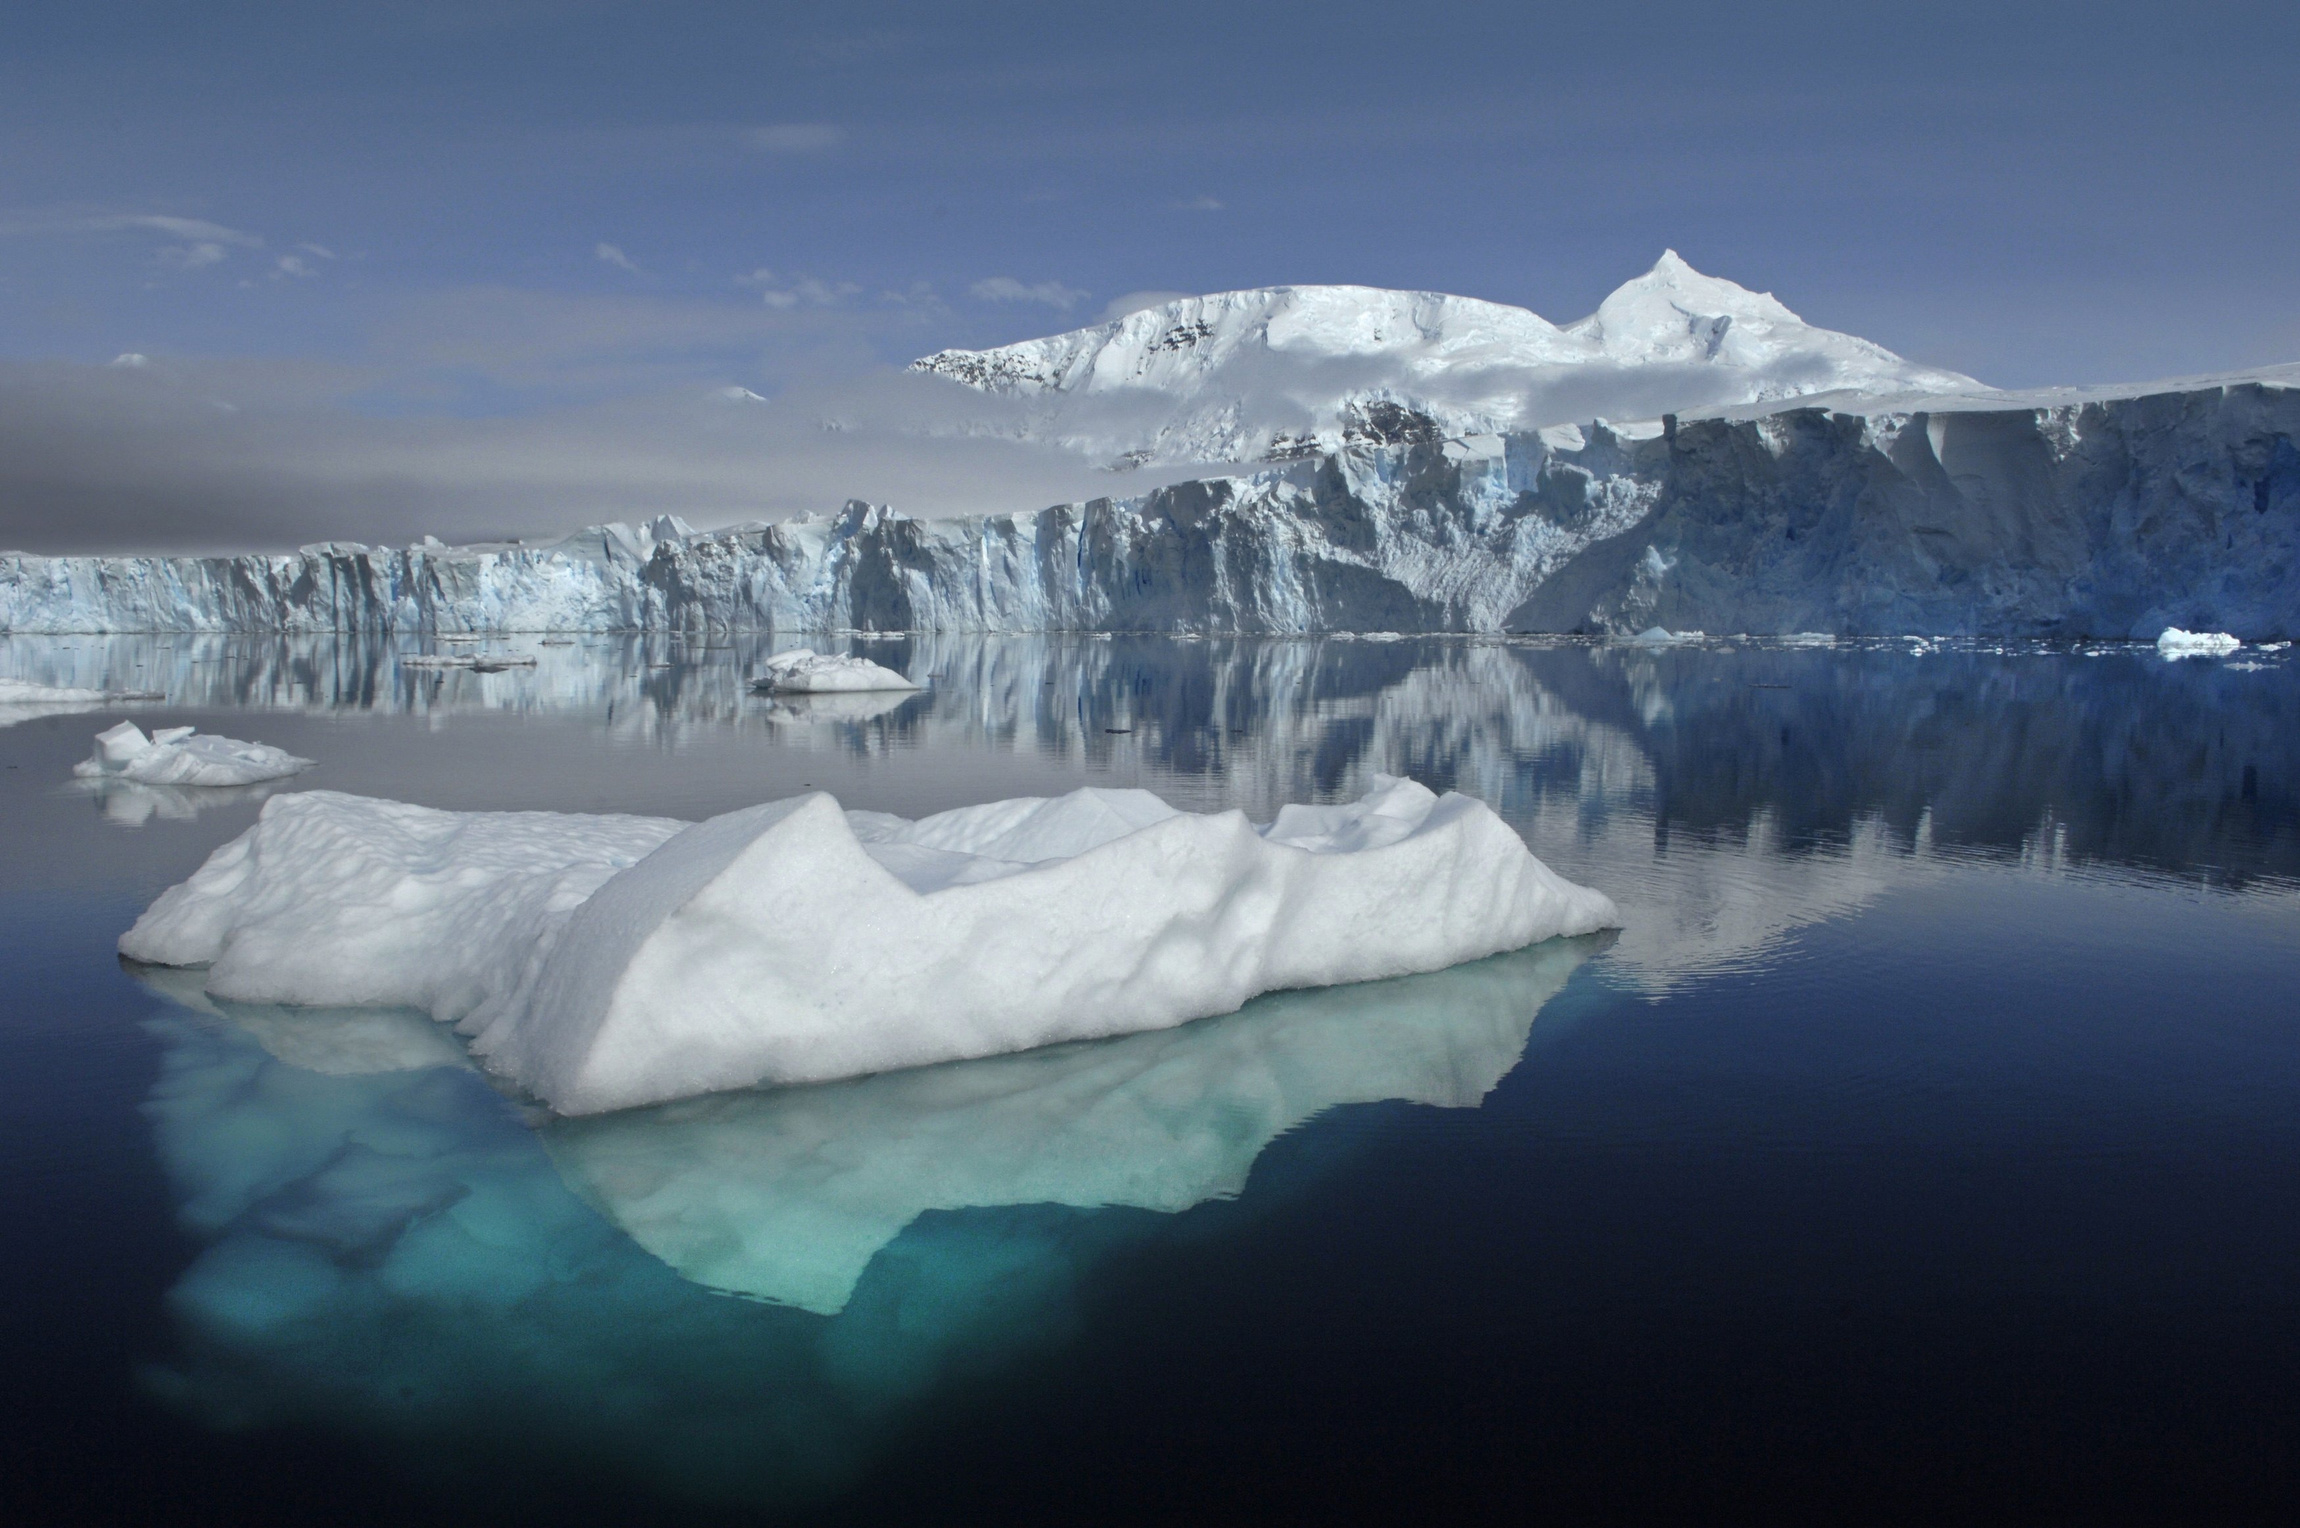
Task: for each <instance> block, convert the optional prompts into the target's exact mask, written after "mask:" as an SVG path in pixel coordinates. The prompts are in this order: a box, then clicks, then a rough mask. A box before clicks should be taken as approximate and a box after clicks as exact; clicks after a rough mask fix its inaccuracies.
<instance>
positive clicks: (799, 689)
mask: <svg viewBox="0 0 2300 1528" xmlns="http://www.w3.org/2000/svg"><path fill="white" fill-rule="evenodd" d="M757 688H759V689H762V690H776V691H788V692H793V693H797V694H812V695H821V694H829V693H835V692H840V691H849V690H915V689H917V688H918V686H917V685H915V684H912V683H911V682H910V681H909V680H908V679H905V678H903V676H902V675H900V674H898V673H896V672H895V671H894V670H893V669H890V668H886V667H884V666H883V665H880V664H876V663H873V662H871V661H870V659H868V658H848V657H842V656H840V655H838V654H836V653H818V652H816V651H815V650H814V649H813V648H811V647H794V648H792V649H791V650H790V651H789V652H787V653H777V654H775V655H774V656H773V657H772V658H769V659H768V660H767V672H766V677H765V678H763V679H761V680H760V681H759V682H758V685H757Z"/></svg>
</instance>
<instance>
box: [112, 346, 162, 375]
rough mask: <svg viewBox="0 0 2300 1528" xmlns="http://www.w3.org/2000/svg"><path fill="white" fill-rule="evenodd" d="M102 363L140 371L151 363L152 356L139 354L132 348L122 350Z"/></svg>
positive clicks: (122, 369)
mask: <svg viewBox="0 0 2300 1528" xmlns="http://www.w3.org/2000/svg"><path fill="white" fill-rule="evenodd" d="M104 364H105V365H106V366H111V367H116V368H118V369H119V370H121V371H141V370H143V369H144V368H145V367H147V366H149V365H151V364H152V358H151V357H150V356H148V355H139V354H138V353H137V352H135V351H133V350H123V351H121V352H120V353H119V354H118V355H116V356H114V357H112V359H110V360H109V361H106V362H105V363H104Z"/></svg>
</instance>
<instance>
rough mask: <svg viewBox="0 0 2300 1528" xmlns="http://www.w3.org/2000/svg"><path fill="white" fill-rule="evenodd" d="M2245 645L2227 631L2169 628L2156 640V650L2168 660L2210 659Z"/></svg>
mask: <svg viewBox="0 0 2300 1528" xmlns="http://www.w3.org/2000/svg"><path fill="white" fill-rule="evenodd" d="M2243 645H2244V644H2243V643H2242V642H2239V641H2237V640H2236V639H2235V638H2234V637H2232V636H2230V635H2229V634H2228V633H2227V632H2225V631H2182V630H2181V629H2180V628H2179V627H2177V626H2167V627H2165V628H2164V634H2163V635H2162V636H2160V637H2158V638H2157V639H2156V650H2157V651H2158V652H2160V653H2162V654H2163V655H2164V656H2165V657H2167V658H2209V657H2215V656H2217V655H2219V654H2221V653H2232V652H2234V651H2236V650H2237V649H2238V648H2240V647H2242V646H2243Z"/></svg>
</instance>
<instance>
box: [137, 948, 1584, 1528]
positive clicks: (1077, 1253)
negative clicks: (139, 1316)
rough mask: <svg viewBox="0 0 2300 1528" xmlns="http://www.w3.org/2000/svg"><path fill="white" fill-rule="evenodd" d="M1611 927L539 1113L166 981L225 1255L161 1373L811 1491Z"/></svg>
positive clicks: (1433, 1076)
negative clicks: (1130, 1020)
mask: <svg viewBox="0 0 2300 1528" xmlns="http://www.w3.org/2000/svg"><path fill="white" fill-rule="evenodd" d="M1594 945H1595V941H1592V940H1581V939H1577V940H1553V941H1550V942H1547V943H1545V944H1542V945H1541V946H1539V947H1537V948H1534V949H1529V950H1523V951H1518V952H1515V953H1513V954H1509V955H1504V956H1500V957H1497V958H1495V959H1492V960H1485V961H1477V962H1473V963H1471V964H1468V965H1462V966H1457V967H1454V968H1452V969H1449V970H1446V971H1442V972H1436V973H1432V974H1429V975H1425V976H1415V977H1407V978H1404V979H1401V980H1398V981H1394V982H1381V983H1369V984H1365V985H1359V986H1352V987H1343V988H1333V989H1325V990H1320V991H1314V992H1289V993H1281V994H1274V995H1272V996H1270V997H1266V998H1263V999H1260V1000H1258V1001H1256V1002H1254V1003H1251V1004H1249V1005H1248V1006H1247V1007H1246V1008H1245V1009H1244V1010H1243V1011H1241V1012H1239V1013H1235V1014H1229V1015H1225V1016H1223V1017H1220V1018H1216V1019H1211V1020H1208V1021H1207V1022H1205V1023H1199V1024H1190V1025H1184V1026H1181V1027H1179V1028H1175V1029H1171V1030H1164V1031H1159V1032H1156V1033H1151V1034H1141V1035H1133V1036H1128V1037H1125V1038H1122V1039H1117V1040H1111V1041H1107V1042H1102V1043H1099V1044H1092V1045H1069V1046H1055V1047H1050V1048H1047V1049H1043V1050H1036V1051H1031V1052H1028V1053H1026V1054H1023V1055H1016V1056H1003V1057H995V1058H992V1059H988V1060H983V1061H971V1062H961V1063H957V1064H954V1065H951V1066H943V1067H932V1068H926V1069H922V1070H918V1071H911V1072H901V1073H894V1074H889V1075H886V1076H879V1077H867V1078H859V1079H855V1080H852V1081H848V1082H841V1083H832V1084H828V1085H825V1086H822V1087H813V1088H784V1089H773V1090H764V1091H753V1092H745V1093H734V1094H726V1095H720V1096H715V1097H711V1098H700V1099H688V1100H683V1101H680V1102H677V1103H671V1104H665V1105H661V1106H659V1107H656V1108H651V1109H644V1110H630V1111H624V1112H621V1113H617V1114H612V1115H604V1116H599V1117H595V1118H588V1119H580V1120H554V1121H549V1122H546V1123H544V1124H543V1125H542V1127H541V1128H540V1129H539V1130H535V1129H530V1128H527V1126H526V1125H524V1124H523V1123H522V1122H521V1119H520V1113H519V1111H518V1110H516V1109H513V1108H510V1107H507V1106H506V1104H505V1101H504V1100H503V1099H502V1098H501V1097H500V1096H499V1095H498V1094H497V1093H495V1092H494V1091H493V1090H492V1089H490V1088H488V1087H487V1086H485V1085H484V1084H483V1083H482V1082H481V1081H480V1079H479V1078H477V1077H475V1076H473V1075H472V1074H471V1073H470V1071H469V1070H468V1069H467V1064H466V1062H465V1060H464V1057H463V1054H462V1048H461V1046H460V1045H458V1044H457V1043H456V1042H455V1040H454V1038H453V1036H452V1035H451V1034H449V1033H448V1032H447V1031H446V1030H443V1029H441V1028H440V1027H439V1026H437V1025H435V1024H433V1023H431V1022H430V1021H429V1020H427V1019H425V1018H423V1017H422V1016H421V1015H419V1014H415V1013H410V1012H405V1011H392V1010H375V1009H366V1010H356V1011H350V1010H329V1009H312V1008H280V1007H251V1006H247V1005H241V1004H234V1003H216V1002H214V1001H212V1000H210V999H208V998H207V997H206V996H205V995H204V994H203V993H202V992H201V990H200V986H201V982H200V976H199V973H197V972H193V971H180V972H179V971H154V972H148V973H146V979H147V980H148V981H150V982H151V983H152V984H153V985H154V986H155V987H157V988H159V989H160V990H161V991H162V992H163V993H164V994H165V995H167V996H169V997H171V998H176V999H179V1000H181V1001H182V1002H184V1003H186V1004H187V1005H188V1006H189V1007H191V1008H192V1009H194V1010H197V1012H194V1013H183V1012H177V1013H172V1014H169V1015H166V1016H163V1017H161V1018H159V1019H157V1020H155V1021H154V1024H153V1029H154V1032H155V1033H156V1034H157V1035H158V1037H159V1038H160V1040H161V1041H162V1043H163V1047H164V1048H163V1064H162V1072H161V1076H160V1078H159V1080H158V1081H157V1082H156V1084H155V1085H154V1088H153V1093H152V1097H151V1099H150V1101H149V1103H148V1104H147V1106H146V1112H147V1114H148V1115H149V1117H150V1119H151V1121H152V1125H153V1129H154V1134H155V1139H156V1142H157V1145H158V1147H159V1151H160V1158H161V1162H162V1165H163V1166H164V1167H165V1169H166V1171H167V1174H168V1178H169V1181H170V1184H171V1186H172V1188H173V1190H174V1197H175V1199H176V1202H177V1206H178V1214H179V1219H180V1221H181V1223H182V1225H183V1227H184V1229H185V1230H186V1231H187V1232H188V1233H190V1234H191V1235H192V1236H193V1237H194V1238H195V1239H196V1240H197V1242H199V1243H200V1244H201V1251H200V1253H199V1255H198V1257H197V1258H196V1260H195V1261H194V1262H193V1263H192V1265H191V1266H190V1268H188V1269H187V1270H186V1271H185V1273H184V1275H183V1277H182V1278H181V1279H180V1280H179V1281H178V1283H177V1284H176V1286H175V1287H174V1289H173V1290H171V1292H170V1295H169V1299H168V1310H169V1313H170V1316H171V1318H172V1320H173V1322H174V1323H175V1327H176V1330H177V1333H178V1336H179V1339H180V1340H179V1343H178V1350H177V1353H176V1354H175V1355H174V1356H173V1357H172V1358H171V1359H170V1361H169V1362H168V1363H167V1364H166V1365H165V1366H164V1367H160V1368H156V1369H153V1370H149V1371H147V1373H146V1379H147V1382H148V1383H149V1384H150V1385H151V1387H152V1388H153V1389H154V1390H155V1391H156V1392H157V1393H158V1394H160V1395H161V1396H163V1397H165V1398H166V1399H168V1400H169V1401H170V1402H171V1403H172V1404H173V1405H175V1406H176V1407H178V1408H179V1409H181V1410H184V1411H186V1412H188V1413H190V1414H192V1415H195V1416H198V1417H202V1418H205V1419H208V1420H210V1421H211V1422H213V1423H215V1424H217V1425H220V1426H226V1427H231V1428H234V1429H244V1428H247V1427H249V1426H251V1425H262V1424H266V1423H279V1422H291V1423H293V1424H296V1425H302V1426H311V1425H314V1424H315V1423H316V1424H320V1425H326V1426H333V1427H338V1428H351V1429H355V1430H358V1431H361V1432H367V1431H369V1430H382V1431H384V1432H386V1433H388V1434H389V1435H390V1436H392V1437H395V1438H398V1439H401V1440H403V1441H405V1442H407V1443H408V1444H409V1445H410V1446H413V1447H416V1448H419V1449H422V1450H426V1451H433V1457H435V1458H437V1457H447V1456H452V1455H454V1454H456V1453H457V1452H459V1451H460V1452H462V1453H464V1454H467V1455H475V1456H477V1457H479V1458H481V1459H483V1460H486V1461H488V1466H489V1467H493V1466H494V1464H495V1463H496V1462H497V1461H500V1459H502V1458H503V1457H506V1456H512V1455H517V1454H520V1453H527V1452H539V1453H544V1454H546V1455H547V1456H551V1457H563V1458H575V1459H580V1460H581V1461H582V1463H583V1465H584V1467H586V1468H592V1469H597V1468H602V1467H605V1468H614V1469H620V1470H623V1471H626V1472H630V1473H634V1474H638V1475H641V1476H643V1477H645V1478H648V1479H651V1480H654V1481H655V1482H657V1483H658V1484H659V1485H660V1487H661V1488H662V1489H664V1490H666V1491H670V1492H674V1493H677V1494H681V1495H687V1496H698V1497H703V1498H707V1499H717V1500H748V1501H754V1502H764V1503H766V1504H773V1503H774V1502H775V1501H776V1500H778V1499H780V1498H784V1497H787V1496H789V1495H791V1494H792V1493H794V1492H795V1493H798V1494H800V1495H806V1494H809V1493H811V1492H813V1491H818V1490H820V1489H823V1488H825V1487H826V1486H828V1485H830V1484H833V1483H835V1481H836V1479H837V1478H838V1477H839V1476H840V1475H842V1474H843V1472H844V1471H845V1470H847V1469H848V1468H851V1466H852V1464H853V1462H854V1461H855V1460H856V1459H857V1458H858V1457H860V1456H862V1455H864V1454H867V1453H868V1452H869V1451H870V1450H871V1449H872V1448H873V1447H874V1446H875V1443H876V1440H877V1439H878V1438H879V1437H880V1436H881V1435H883V1433H884V1432H885V1431H886V1429H887V1428H888V1427H890V1426H895V1425H899V1424H900V1423H901V1421H902V1418H903V1417H904V1416H905V1415H906V1408H907V1407H908V1406H909V1405H910V1404H912V1403H913V1402H915V1401H917V1400H920V1399H922V1398H924V1397H925V1396H927V1395H928V1394H930V1393H931V1392H932V1389H933V1387H934V1386H935V1384H936V1382H937V1379H938V1377H939V1376H941V1375H944V1374H948V1373H953V1372H963V1373H980V1372H983V1371H984V1369H985V1368H986V1367H990V1366H995V1365H998V1364H1000V1363H1003V1362H1005V1361H1007V1360H1008V1359H1010V1358H1012V1357H1015V1356H1019V1355H1021V1354H1024V1353H1027V1352H1028V1351H1030V1350H1031V1349H1032V1348H1034V1347H1035V1346H1037V1345H1038V1344H1042V1343H1044V1342H1046V1341H1048V1340H1050V1339H1053V1338H1058V1337H1059V1336H1061V1335H1062V1334H1063V1333H1064V1331H1065V1330H1066V1322H1067V1320H1068V1319H1069V1316H1068V1313H1069V1312H1070V1311H1071V1310H1072V1309H1073V1308H1074V1304H1075V1300H1076V1293H1075V1290H1076V1284H1077V1281H1078V1280H1079V1279H1080V1278H1081V1277H1082V1276H1083V1275H1084V1274H1085V1272H1086V1270H1087V1269H1088V1268H1090V1267H1091V1266H1092V1264H1093V1262H1094V1260H1095V1259H1097V1258H1099V1257H1100V1256H1101V1255H1103V1253H1104V1252H1105V1251H1107V1250H1112V1249H1116V1248H1121V1247H1125V1246H1128V1245H1134V1244H1138V1243H1141V1242H1144V1241H1147V1240H1151V1239H1154V1238H1157V1237H1160V1236H1163V1235H1166V1234H1168V1232H1167V1230H1166V1229H1165V1228H1166V1227H1167V1226H1169V1225H1171V1224H1172V1223H1171V1222H1168V1221H1166V1220H1165V1216H1166V1215H1169V1214H1174V1213H1178V1212H1181V1211H1184V1210H1187V1209H1189V1208H1190V1207H1191V1206H1193V1205H1196V1204H1199V1203H1201V1202H1203V1201H1205V1200H1208V1199H1220V1198H1225V1197H1230V1196H1234V1195H1236V1194H1238V1193H1240V1192H1241V1191H1242V1190H1244V1189H1245V1188H1246V1186H1247V1182H1248V1177H1249V1174H1250V1173H1251V1172H1252V1170H1253V1165H1254V1163H1255V1161H1256V1159H1257V1158H1258V1157H1259V1156H1260V1155H1261V1154H1262V1153H1263V1151H1264V1150H1265V1148H1267V1147H1268V1146H1269V1145H1270V1143H1271V1142H1272V1141H1273V1140H1275V1139H1276V1138H1277V1137H1278V1136H1279V1135H1281V1134H1283V1133H1286V1132H1290V1131H1294V1130H1295V1129H1296V1128H1297V1127H1299V1126H1301V1125H1303V1124H1304V1123H1305V1122H1307V1121H1309V1120H1311V1119H1312V1118H1315V1117H1319V1116H1322V1115H1327V1114H1329V1113H1330V1111H1333V1110H1335V1109H1336V1108H1341V1107H1346V1106H1348V1105H1351V1104H1360V1103H1362V1104H1374V1103H1376V1102H1377V1101H1380V1100H1388V1099H1405V1100H1410V1101H1412V1103H1413V1104H1414V1105H1417V1106H1422V1107H1432V1106H1434V1107H1443V1108H1474V1107H1476V1106H1477V1105H1478V1104H1479V1103H1480V1102H1481V1100H1482V1099H1483V1098H1484V1097H1485V1096H1486V1095H1487V1094H1488V1093H1489V1092H1490V1090H1491V1089H1492V1088H1493V1086H1494V1085H1495V1083H1496V1082H1497V1081H1498V1080H1499V1079H1500V1078H1501V1077H1502V1076H1503V1074H1505V1073H1507V1072H1508V1071H1509V1070H1510V1069H1511V1068H1512V1067H1513V1066H1515V1065H1516V1064H1517V1061H1518V1058H1519V1056H1520V1055H1521V1054H1522V1053H1523V1051H1524V1049H1525V1045H1526V1041H1527V1036H1528V1034H1529V1032H1530V1031H1531V1030H1532V1028H1533V1026H1534V1024H1535V1022H1536V1016H1537V1015H1538V1014H1539V1013H1541V1012H1542V1011H1543V1009H1544V1005H1545V1004H1546V1003H1547V1002H1548V1001H1549V1000H1550V999H1551V998H1552V997H1553V996H1554V995H1556V994H1557V993H1558V992H1559V990H1560V989H1561V988H1562V987H1563V986H1564V985H1565V983H1566V981H1567V980H1568V978H1569V977H1570V976H1571V975H1572V974H1573V973H1574V971H1575V970H1576V969H1577V968H1578V967H1579V966H1580V965H1581V963H1582V962H1583V961H1585V960H1586V959H1587V958H1588V957H1589V955H1590V954H1591V953H1592V950H1593V947H1594ZM1336 1139H1347V1132H1346V1131H1345V1132H1343V1133H1342V1135H1341V1136H1339V1137H1337V1138H1336ZM1317 1141H1318V1138H1317V1137H1303V1136H1299V1135H1297V1136H1295V1137H1293V1141H1292V1145H1293V1148H1294V1150H1293V1162H1292V1166H1291V1168H1290V1170H1289V1172H1290V1176H1288V1177H1282V1178H1281V1179H1280V1180H1278V1181H1279V1182H1280V1183H1281V1184H1283V1183H1287V1182H1293V1183H1299V1182H1300V1181H1302V1178H1303V1175H1304V1173H1305V1172H1316V1171H1321V1170H1323V1167H1324V1166H1325V1165H1327V1164H1330V1163H1332V1162H1333V1161H1336V1160H1342V1159H1346V1158H1345V1157H1338V1156H1337V1153H1336V1150H1335V1148H1334V1146H1333V1145H1331V1144H1328V1145H1319V1144H1317ZM570 1191H572V1192H570ZM1281 1191H1282V1189H1281ZM1113 1206H1116V1207H1120V1208H1111V1207H1113ZM1184 1234H1187V1233H1184ZM714 1291H724V1292H735V1293H740V1294H743V1295H746V1296H750V1297H752V1298H751V1299H745V1300H730V1299H725V1298H721V1297H720V1296H719V1295H718V1294H715V1293H713V1292H714ZM761 1300H763V1301H767V1302H771V1304H772V1305H773V1306H776V1307H781V1308H769V1307H768V1306H767V1305H762V1304H759V1303H756V1302H757V1301H761ZM602 1375H606V1376H612V1378H611V1379H609V1380H606V1381H602V1380H601V1378H600V1377H601V1376H602ZM602 1384H604V1385H605V1388H604V1390H602V1388H601V1387H602ZM698 1396H704V1397H708V1398H709V1402H710V1404H709V1405H707V1406H701V1407H699V1406H698V1404H697V1400H696V1398H697V1397H698Z"/></svg>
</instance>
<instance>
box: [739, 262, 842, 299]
mask: <svg viewBox="0 0 2300 1528" xmlns="http://www.w3.org/2000/svg"><path fill="white" fill-rule="evenodd" d="M735 280H736V282H737V283H738V284H740V285H742V286H755V287H757V288H758V289H759V297H760V299H761V300H762V301H764V302H765V303H766V305H767V306H768V307H770V308H798V307H808V308H828V307H832V306H834V305H836V304H838V303H842V302H845V301H846V300H847V299H848V298H850V297H853V296H856V295H858V294H859V293H861V291H862V288H861V287H859V286H857V285H855V284H854V283H853V282H851V281H823V280H820V279H818V278H816V277H813V276H778V275H776V274H775V273H774V272H773V271H771V270H769V269H767V268H766V267H765V266H763V265H762V266H760V267H759V268H758V269H757V270H755V271H752V272H750V273H749V274H748V275H743V276H737V277H736V278H735Z"/></svg>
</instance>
